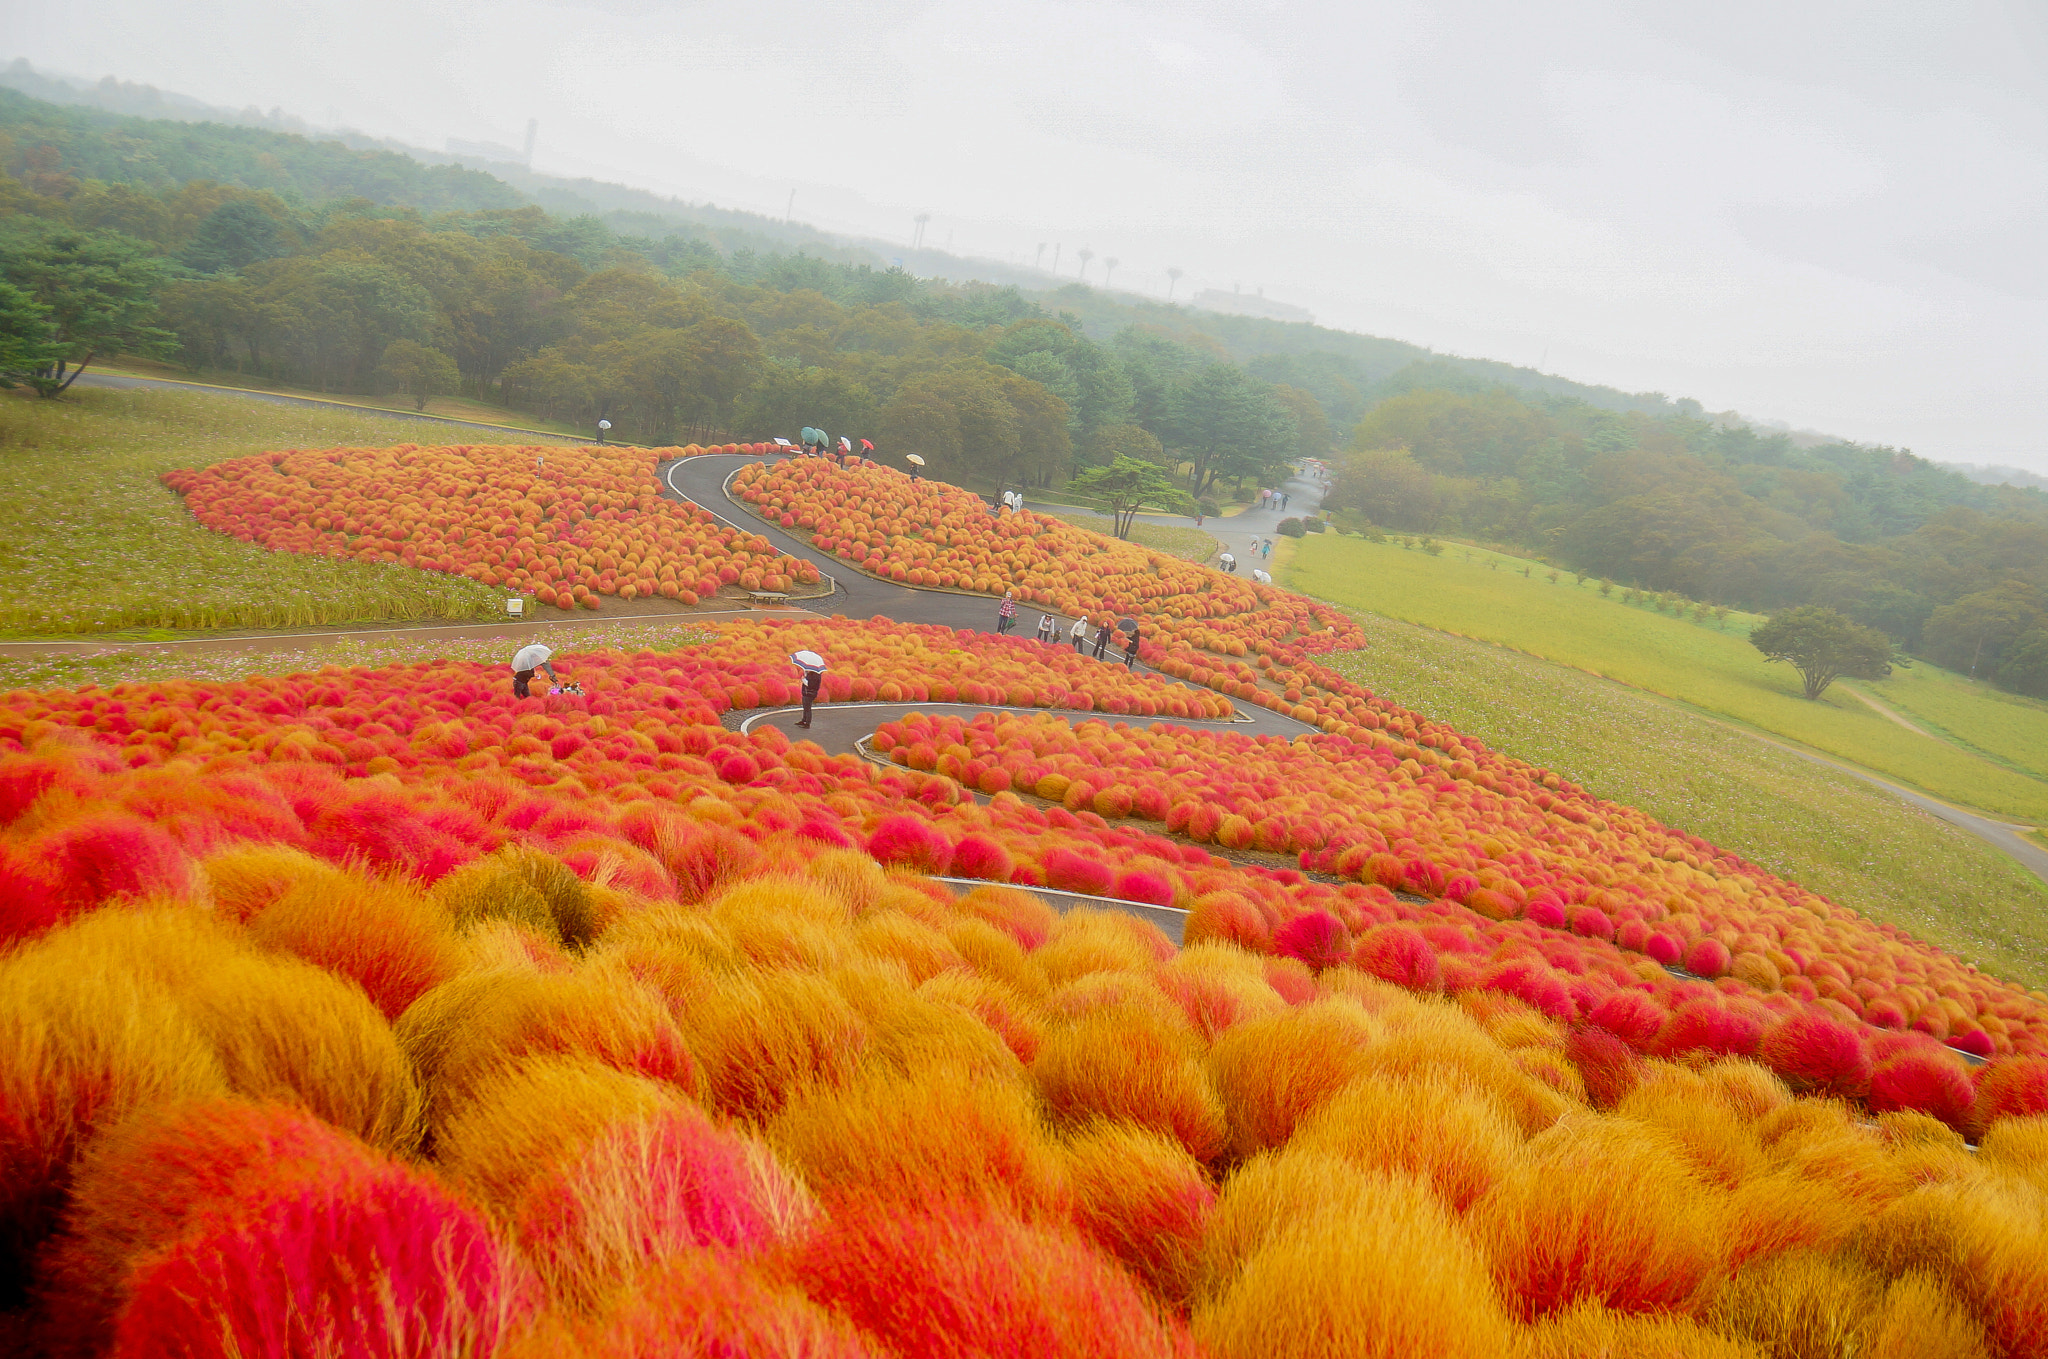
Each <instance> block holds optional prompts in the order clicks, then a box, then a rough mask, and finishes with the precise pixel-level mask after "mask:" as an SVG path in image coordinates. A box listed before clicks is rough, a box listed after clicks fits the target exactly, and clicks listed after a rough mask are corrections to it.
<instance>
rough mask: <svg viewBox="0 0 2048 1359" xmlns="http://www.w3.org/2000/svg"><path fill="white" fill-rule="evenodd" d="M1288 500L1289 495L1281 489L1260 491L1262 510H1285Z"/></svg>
mask: <svg viewBox="0 0 2048 1359" xmlns="http://www.w3.org/2000/svg"><path fill="white" fill-rule="evenodd" d="M1287 501H1288V496H1286V495H1285V494H1283V493H1282V492H1280V491H1267V490H1261V491H1260V492H1259V508H1260V509H1262V510H1284V509H1286V508H1287Z"/></svg>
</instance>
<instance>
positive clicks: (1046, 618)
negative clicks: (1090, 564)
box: [996, 590, 1140, 670]
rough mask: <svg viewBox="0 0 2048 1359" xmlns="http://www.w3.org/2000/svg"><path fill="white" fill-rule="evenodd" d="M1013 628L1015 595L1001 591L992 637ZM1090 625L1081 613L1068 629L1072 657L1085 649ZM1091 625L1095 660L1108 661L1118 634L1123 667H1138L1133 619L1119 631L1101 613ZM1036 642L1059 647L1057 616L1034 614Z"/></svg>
mask: <svg viewBox="0 0 2048 1359" xmlns="http://www.w3.org/2000/svg"><path fill="white" fill-rule="evenodd" d="M1016 626H1017V595H1016V592H1015V591H1014V590H1005V591H1004V592H1003V602H1002V603H1000V604H998V605H997V606H996V635H997V636H1005V635H1007V634H1008V633H1009V632H1010V631H1011V630H1012V629H1013V628H1015V627H1016ZM1090 626H1091V623H1090V620H1089V618H1088V616H1087V615H1086V614H1083V615H1082V616H1081V617H1079V618H1076V619H1075V620H1074V625H1073V627H1072V628H1070V629H1069V630H1068V632H1067V640H1069V641H1071V642H1072V643H1073V644H1074V654H1075V655H1080V654H1081V653H1082V652H1083V651H1085V650H1087V648H1088V645H1089V641H1090V639H1089V636H1088V629H1089V627H1090ZM1092 626H1093V627H1094V629H1095V636H1094V639H1093V640H1094V647H1095V659H1096V660H1098V661H1100V660H1105V659H1109V657H1108V656H1107V652H1108V651H1109V648H1110V644H1111V642H1113V641H1114V640H1115V639H1116V635H1117V633H1118V632H1122V633H1123V634H1124V638H1123V648H1124V665H1125V667H1126V668H1128V669H1132V670H1135V669H1137V668H1138V642H1139V640H1140V635H1139V632H1138V625H1137V623H1136V621H1135V620H1133V621H1130V622H1127V623H1125V624H1124V625H1123V626H1122V627H1121V628H1119V627H1118V626H1117V624H1116V621H1115V620H1114V619H1113V618H1111V617H1110V616H1109V615H1108V614H1104V615H1103V616H1102V617H1101V618H1100V619H1097V620H1095V621H1094V622H1093V624H1092ZM1038 640H1039V641H1040V642H1043V643H1044V644H1045V645H1047V646H1058V645H1059V640H1060V620H1059V619H1058V617H1056V616H1055V615H1053V614H1049V613H1041V614H1040V615H1038Z"/></svg>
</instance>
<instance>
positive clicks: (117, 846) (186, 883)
mask: <svg viewBox="0 0 2048 1359" xmlns="http://www.w3.org/2000/svg"><path fill="white" fill-rule="evenodd" d="M28 852H29V853H30V854H32V855H33V856H35V857H36V858H38V859H40V860H41V861H42V863H43V866H44V867H45V868H46V869H47V870H48V872H49V876H50V879H51V880H52V881H53V882H54V883H55V884H56V898H57V904H58V910H59V912H60V914H61V915H63V916H69V915H71V914H73V913H75V912H78V911H84V910H89V909H91V908H92V907H94V906H97V905H99V904H100V903H101V902H103V901H108V900H111V899H113V898H116V897H145V896H166V897H176V896H192V895H195V894H196V892H197V889H198V884H199V873H198V870H197V868H196V866H195V865H194V864H193V862H192V859H191V858H190V856H188V855H187V854H186V853H185V851H184V850H183V849H181V848H179V846H178V842H177V841H175V840H173V839H172V838H171V837H170V836H168V835H166V834H164V833H163V832H162V831H160V830H158V829H157V828H156V827H155V826H152V825H151V824H149V823H148V822H147V821H139V820H137V819H136V818H134V817H132V816H125V815H122V814H120V813H103V814H100V815H95V816H88V817H84V818H81V819H80V820H77V821H70V822H66V823H65V824H63V825H61V826H59V827H58V828H57V829H55V830H53V831H50V832H49V833H48V834H46V835H43V836H41V837H39V838H38V839H36V840H34V841H32V842H31V843H30V845H29V848H28Z"/></svg>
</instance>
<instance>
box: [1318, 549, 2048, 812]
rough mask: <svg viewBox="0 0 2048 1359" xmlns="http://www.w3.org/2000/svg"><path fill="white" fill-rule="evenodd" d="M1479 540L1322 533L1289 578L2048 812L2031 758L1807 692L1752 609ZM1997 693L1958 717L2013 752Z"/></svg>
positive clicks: (1346, 601) (1848, 755) (1984, 803)
mask: <svg viewBox="0 0 2048 1359" xmlns="http://www.w3.org/2000/svg"><path fill="white" fill-rule="evenodd" d="M1467 551H1468V550H1467V549H1464V548H1460V547H1458V546H1456V545H1450V546H1447V548H1446V550H1445V551H1444V552H1443V553H1442V554H1441V555H1439V556H1431V555H1429V554H1427V553H1425V552H1422V551H1419V550H1415V549H1409V548H1404V547H1402V546H1401V544H1400V543H1399V541H1398V540H1390V541H1388V542H1385V543H1374V542H1369V541H1367V540H1364V539H1360V538H1349V537H1346V538H1339V537H1335V536H1333V535H1329V534H1324V535H1313V536H1310V537H1308V538H1305V539H1303V540H1302V541H1301V543H1300V544H1299V545H1298V547H1297V550H1296V551H1295V553H1294V555H1293V557H1292V559H1291V561H1290V562H1289V565H1288V569H1287V571H1286V573H1285V576H1284V578H1283V583H1284V584H1286V585H1288V586H1289V587H1291V588H1293V589H1297V590H1301V591H1304V592H1305V593H1308V594H1312V595H1316V596H1319V597H1321V598H1323V599H1327V600H1330V601H1332V602H1334V603H1337V604H1340V605H1343V606H1346V607H1349V608H1354V609H1359V610H1363V611H1366V612H1370V613H1377V614H1383V615H1385V616H1387V617H1390V618H1397V619H1401V620H1403V621H1406V622H1412V623H1420V624H1423V625H1424V626H1427V627H1433V628H1440V629H1443V630H1445V631H1449V632H1454V633H1459V634H1463V635H1465V636H1470V637H1476V638H1479V639H1482V640H1484V641H1490V642H1499V643H1503V644H1505V645H1507V646H1511V647H1514V648H1516V649H1518V650H1521V651H1525V652H1529V653H1532V654H1534V655H1536V656H1539V657H1543V658H1547V659H1549V660H1553V661H1559V662H1562V663H1564V664H1567V665H1573V666H1578V667H1580V668H1582V669H1585V670H1590V671H1593V672H1595V673H1596V674H1599V675H1604V676H1608V677H1611V678H1613V679H1616V680H1619V681H1620V682H1622V683H1624V684H1628V685H1631V686H1633V687H1636V688H1639V689H1646V690H1649V691H1650V692H1652V693H1655V694H1661V695H1664V696H1667V697H1671V698H1676V699H1679V700H1681V701H1683V702H1686V703H1690V704H1693V705H1695V706H1697V707H1699V708H1701V709H1703V710H1705V711H1707V712H1710V713H1714V714H1717V715H1720V716H1724V717H1728V718H1732V719H1734V720H1736V721H1738V722H1742V723H1746V724H1748V725H1751V726H1754V727H1756V728H1758V729H1760V730H1762V731H1767V732H1771V733H1774V734H1776V735H1780V736H1785V737H1789V738H1790V739H1792V740H1795V741H1799V742H1802V743H1804V744H1806V745H1809V746H1812V747H1813V748H1815V749H1817V750H1822V751H1825V752H1827V753H1828V754H1831V755H1836V756H1839V757H1841V758H1843V759H1846V760H1849V761H1851V762H1853V763H1855V764H1859V765H1862V766H1863V767H1864V768H1867V769H1871V770H1874V771H1876V772H1878V773H1881V774H1884V775H1886V776H1887V777H1890V778H1895V779H1898V780H1900V781H1901V782H1903V783H1908V784H1912V785H1913V786H1915V787H1917V788H1920V789H1922V790H1924V791H1926V792H1929V793H1932V794H1934V795H1935V796H1936V797H1940V798H1944V799H1947V800H1948V801H1951V802H1955V803H1958V804H1961V805H1964V806H1968V807H1975V808H1981V809H1983V810H1985V811H1989V812H1992V813H1995V814H1997V815H2000V816H2007V817H2013V818H2016V819H2019V820H2023V821H2026V822H2028V823H2029V824H2040V823H2041V822H2043V821H2048V781H2044V780H2042V779H2038V778H2034V777H2031V776H2030V775H2029V774H2027V773H2024V772H2022V771H2021V769H2019V768H2016V767H2014V764H2017V763H2021V762H2022V761H2021V760H2020V759H2018V758H2017V757H2015V756H2007V757H2006V758H2007V759H2011V760H2013V762H2014V763H2012V764H2008V763H2001V762H1999V761H1996V760H1992V759H1987V758H1984V757H1982V756H1979V755H1977V754H1975V753H1974V752H1972V751H1970V750H1965V749H1963V748H1961V747H1960V746H1957V745H1954V744H1951V743H1949V742H1948V741H1945V740H1942V739H1939V738H1938V737H1935V736H1919V735H1915V734H1914V733H1912V732H1909V731H1907V730H1905V729H1904V728H1903V727H1900V726H1899V725H1898V724H1897V723H1895V722H1892V721H1889V720H1888V719H1886V718H1885V717H1883V716H1881V715H1880V714H1878V713H1877V712H1875V711H1874V710H1872V709H1871V708H1870V707H1869V706H1868V705H1867V704H1865V703H1862V702H1861V701H1859V700H1858V699H1857V698H1856V697H1855V696H1854V695H1853V694H1849V693H1843V692H1837V691H1836V690H1830V691H1829V692H1828V693H1827V694H1825V695H1823V697H1822V698H1821V700H1820V701H1819V702H1808V701H1807V700H1806V699H1804V698H1802V697H1801V696H1800V691H1799V676H1798V673H1797V672H1796V671H1794V670H1793V669H1792V668H1791V667H1790V666H1787V665H1782V664H1780V665H1772V664H1767V663H1765V661H1764V659H1763V658H1762V656H1760V655H1759V654H1758V653H1757V651H1756V649H1755V648H1754V647H1752V646H1750V644H1749V641H1748V632H1749V628H1750V626H1751V625H1752V624H1753V623H1754V622H1755V621H1756V619H1755V618H1754V616H1752V615H1747V614H1731V615H1730V616H1729V617H1728V618H1727V619H1726V620H1725V622H1724V623H1723V624H1722V625H1721V626H1719V627H1717V626H1716V625H1715V623H1714V622H1713V621H1712V620H1711V619H1708V620H1696V619H1694V618H1691V617H1687V618H1682V619H1681V618H1674V617H1672V616H1670V615H1669V614H1663V613H1658V612H1655V611H1653V610H1652V609H1651V608H1649V607H1648V606H1647V605H1628V604H1624V603H1622V602H1621V600H1620V592H1619V590H1617V591H1616V593H1615V595H1614V596H1613V597H1610V598H1602V597H1601V595H1600V594H1599V592H1598V591H1597V590H1596V589H1595V588H1594V586H1593V582H1592V581H1590V580H1588V581H1587V582H1585V583H1584V584H1574V582H1573V577H1572V574H1571V573H1570V572H1561V573H1560V574H1559V577H1558V580H1557V582H1556V583H1552V582H1551V581H1549V580H1548V579H1546V576H1545V570H1546V568H1541V567H1537V568H1535V569H1534V570H1532V572H1531V574H1530V575H1528V576H1524V575H1522V574H1521V572H1520V570H1519V567H1520V565H1521V563H1520V562H1518V561H1516V560H1515V559H1513V558H1507V557H1503V556H1501V555H1500V554H1498V553H1490V552H1486V551H1483V550H1480V549H1470V550H1469V551H1470V559H1469V560H1468V559H1467V557H1466V553H1467ZM1489 562H1498V563H1499V565H1498V567H1493V566H1489V565H1488V563H1489ZM1873 692H1877V691H1875V690H1873ZM1986 692H1987V691H1983V690H1972V691H1971V692H1968V693H1965V692H1963V690H1961V689H1960V688H1951V689H1950V690H1949V691H1948V692H1947V695H1946V696H1947V699H1948V701H1949V702H1950V703H1951V704H1952V705H1953V706H1954V707H1955V708H1956V709H1957V710H1958V711H1959V712H1963V711H1966V712H1967V717H1957V718H1955V719H1954V720H1955V721H1956V722H1958V723H1959V724H1961V725H1966V726H1968V727H1969V729H1970V730H1972V731H1975V732H1977V733H1978V734H1979V735H1980V736H1981V737H1982V738H1983V739H1984V741H1985V743H1986V749H1988V750H1993V751H1996V752H1997V753H1999V754H2001V755H2004V754H2005V751H2006V750H2007V749H2008V743H2006V742H2005V741H2004V740H2003V739H2002V738H1999V737H1997V736H1996V735H1995V732H1996V731H1998V730H2000V729H2001V728H2000V726H1999V722H2000V717H1999V714H2000V713H2001V712H2002V710H2003V709H2004V708H2005V706H2006V705H2003V704H2001V703H1998V702H1997V701H1996V700H1995V699H1992V698H1988V697H1986V696H1985V694H1986ZM1944 725H1946V724H1944ZM1994 741H1995V742H1996V744H1991V743H1992V742H1994ZM2009 748H2010V749H2012V750H2014V751H2016V752H2024V750H2025V749H2027V748H2028V744H2027V742H2026V741H2025V740H2021V739H2017V738H2016V740H2015V741H2014V742H2013V743H2011V744H2010V747H2009ZM2030 767H2031V766H2030Z"/></svg>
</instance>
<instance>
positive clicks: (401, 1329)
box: [115, 1167, 529, 1359]
mask: <svg viewBox="0 0 2048 1359" xmlns="http://www.w3.org/2000/svg"><path fill="white" fill-rule="evenodd" d="M528 1291H529V1287H528V1286H527V1285H525V1284H524V1283H523V1282H522V1276H521V1275H520V1274H519V1273H518V1269H517V1266H516V1265H515V1264H514V1263H513V1262H512V1260H511V1259H510V1258H509V1257H506V1256H505V1255H503V1254H502V1253H501V1251H500V1248H499V1246H498V1244H497V1242H496V1241H494V1240H493V1239H492V1238H491V1235H490V1232H489V1230H488V1229H487V1228H486V1227H485V1226H484V1223H483V1221H482V1220H481V1219H480V1218H479V1217H477V1216H476V1214H475V1213H473V1212H471V1211H470V1210H469V1209H468V1208H466V1207H464V1206H463V1205H462V1204H461V1203H460V1202H459V1201H457V1200H456V1199H455V1198H453V1197H452V1196H451V1195H450V1194H449V1193H448V1192H447V1191H446V1190H445V1189H443V1188H441V1187H440V1186H439V1185H438V1184H436V1183H434V1182H433V1181H432V1180H429V1179H427V1178H426V1177H424V1176H422V1175H420V1174H418V1173H417V1172H414V1171H410V1170H405V1169H402V1168H399V1167H393V1168H392V1169H391V1170H390V1171H389V1172H387V1173H386V1174H385V1175H384V1176H382V1177H380V1178H379V1179H378V1180H376V1181H374V1182H372V1183H368V1184H360V1183H359V1184H325V1183H322V1184H315V1185H309V1186H307V1187H305V1188H303V1189H301V1190H299V1191H298V1192H296V1193H294V1194H292V1195H290V1196H288V1197H285V1198H282V1199H280V1200H278V1201H276V1202H274V1203H271V1204H269V1205H268V1206H266V1207H264V1208H263V1209H261V1210H259V1211H256V1212H253V1213H251V1214H249V1215H247V1216H246V1217H244V1218H242V1219H240V1220H238V1221H234V1222H232V1223H228V1224H223V1225H219V1226H215V1227H213V1228H212V1229H210V1230H205V1231H200V1232H196V1233H194V1234H192V1235H189V1236H186V1237H185V1238H183V1239H182V1240H180V1241H179V1242H177V1244H175V1245H173V1246H172V1247H171V1248H170V1249H169V1250H167V1251H165V1252H164V1253H163V1254H161V1255H158V1256H156V1257H154V1258H153V1259H151V1260H149V1261H147V1262H146V1263H144V1264H143V1265H142V1266H141V1267H140V1268H138V1269H137V1271H136V1273H135V1275H134V1277H133V1281H132V1291H131V1293H130V1295H129V1299H128V1303H127V1305H126V1307H124V1308H123V1309H122V1312H121V1316H120V1320H119V1322H118V1323H117V1325H116V1341H115V1353H116V1354H118V1355H120V1356H122V1359H156V1356H164V1357H165V1359H170V1357H171V1356H177V1359H200V1357H202V1356H215V1355H217V1356H220V1359H242V1357H243V1356H249V1355H258V1354H279V1355H282V1354H331V1355H363V1356H385V1355H389V1356H393V1357H394V1359H396V1356H400V1355H404V1356H439V1355H450V1356H454V1355H468V1354H488V1353H490V1352H491V1350H492V1349H494V1348H495V1347H496V1344H497V1342H498V1340H499V1338H500V1336H501V1335H502V1334H503V1333H504V1331H505V1330H506V1328H507V1323H508V1322H510V1321H512V1320H514V1319H515V1318H516V1317H517V1315H518V1314H519V1313H520V1312H521V1311H522V1310H523V1309H524V1307H525V1305H526V1304H525V1299H526V1295H527V1293H528Z"/></svg>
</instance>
